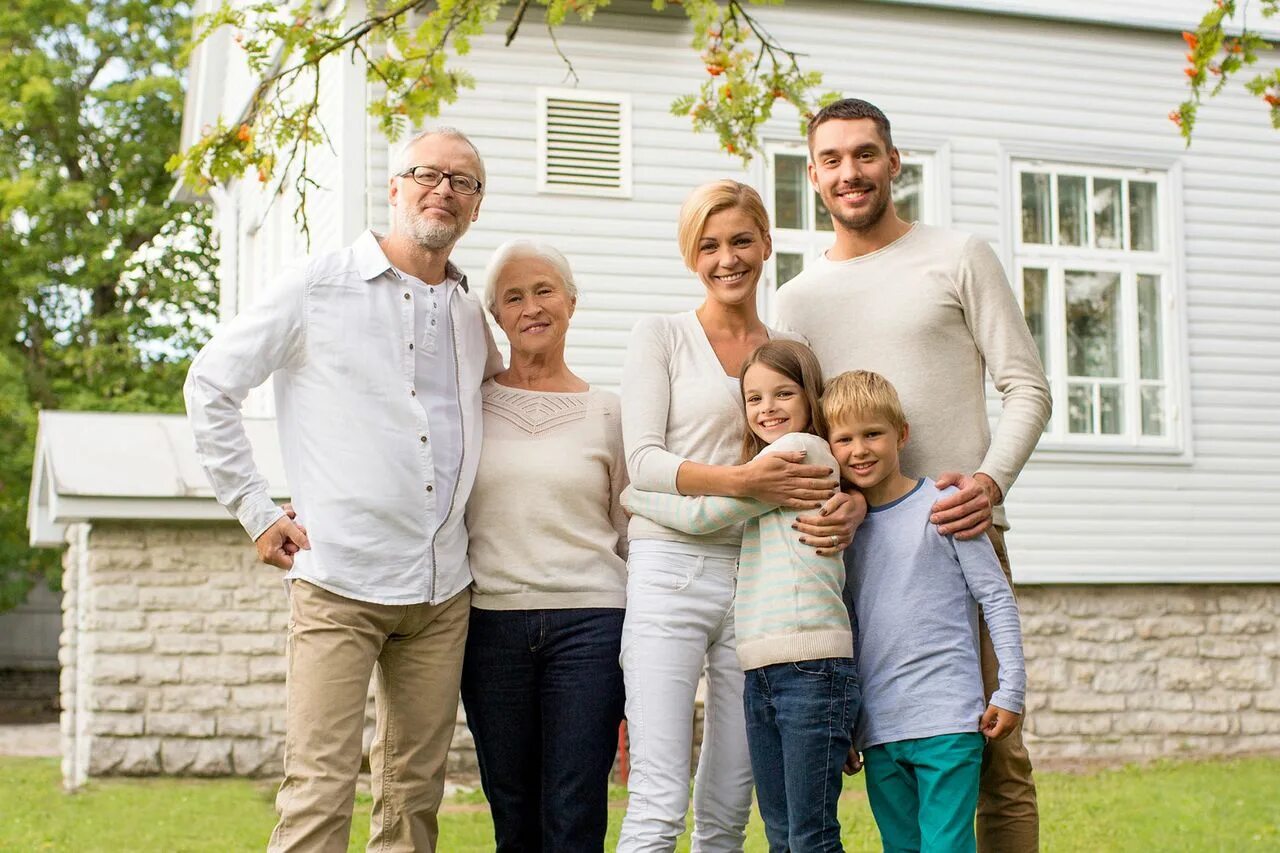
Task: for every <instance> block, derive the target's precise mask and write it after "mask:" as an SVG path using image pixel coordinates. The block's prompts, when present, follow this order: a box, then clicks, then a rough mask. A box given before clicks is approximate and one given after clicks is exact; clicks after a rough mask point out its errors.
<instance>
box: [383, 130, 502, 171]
mask: <svg viewBox="0 0 1280 853" xmlns="http://www.w3.org/2000/svg"><path fill="white" fill-rule="evenodd" d="M429 136H448V137H449V138H451V139H457V140H459V141H461V142H465V143H466V144H467V145H468V146H470V148H471V150H472V151H474V152H475V155H476V162H478V163H479V164H480V181H481V183H483V182H484V180H485V175H484V158H483V157H481V156H480V149H479V148H476V144H475V143H474V142H472V141H471V139H470V138H468V137H467V135H466V134H465V133H463V132H462V131H460V130H458V129H457V128H456V127H447V126H445V127H429V128H426V129H425V130H420V131H418V132H417V133H415V134H414V135H413V136H411V137H409V138H408V139H407V140H405V143H404V145H402V146H401V147H400V153H399V155H397V157H396V159H395V164H396V165H395V172H394V173H393V177H394V176H395V175H401V174H404V173H405V172H407V171H408V170H410V169H412V168H413V167H414V166H417V165H420V164H418V163H414V162H413V157H412V156H411V155H412V153H413V147H414V146H415V145H417V144H418V143H419V142H421V141H422V140H424V139H426V138H427V137H429Z"/></svg>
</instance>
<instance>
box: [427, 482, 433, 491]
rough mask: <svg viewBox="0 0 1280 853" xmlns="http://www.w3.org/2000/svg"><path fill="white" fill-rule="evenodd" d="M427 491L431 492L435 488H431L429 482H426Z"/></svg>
mask: <svg viewBox="0 0 1280 853" xmlns="http://www.w3.org/2000/svg"><path fill="white" fill-rule="evenodd" d="M427 491H428V492H433V491H435V489H433V488H432V487H431V484H430V483H427Z"/></svg>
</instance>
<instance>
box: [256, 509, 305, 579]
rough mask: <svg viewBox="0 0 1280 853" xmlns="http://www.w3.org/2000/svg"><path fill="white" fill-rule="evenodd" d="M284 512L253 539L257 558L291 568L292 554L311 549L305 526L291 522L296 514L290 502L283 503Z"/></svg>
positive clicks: (271, 564) (277, 566)
mask: <svg viewBox="0 0 1280 853" xmlns="http://www.w3.org/2000/svg"><path fill="white" fill-rule="evenodd" d="M284 512H285V514H284V515H282V516H280V518H278V519H276V522H275V524H273V525H271V526H270V527H268V528H267V529H266V530H264V531H262V533H261V535H259V536H258V538H257V539H255V540H254V541H253V545H254V547H255V548H256V549H257V550H258V559H259V560H261V561H262V562H264V563H266V564H267V565H268V566H275V567H276V568H277V569H291V568H293V555H294V554H297V553H298V552H299V551H310V550H311V542H310V541H309V540H308V539H307V528H305V527H303V526H302V525H301V524H294V522H293V520H294V519H295V518H297V515H298V514H297V513H296V512H294V511H293V507H292V506H291V505H290V504H285V505H284Z"/></svg>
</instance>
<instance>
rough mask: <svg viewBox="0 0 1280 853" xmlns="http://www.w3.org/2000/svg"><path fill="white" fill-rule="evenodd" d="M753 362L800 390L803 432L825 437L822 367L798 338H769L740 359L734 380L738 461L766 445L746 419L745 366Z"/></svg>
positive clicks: (750, 458)
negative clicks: (805, 414)
mask: <svg viewBox="0 0 1280 853" xmlns="http://www.w3.org/2000/svg"><path fill="white" fill-rule="evenodd" d="M753 364H762V365H764V366H765V367H767V368H769V369H770V370H772V371H774V372H776V373H781V374H782V375H783V376H785V377H787V378H788V379H790V380H791V381H792V382H794V383H796V384H797V385H799V386H800V387H801V388H802V389H803V390H804V398H805V402H806V403H808V404H809V426H808V428H807V429H806V430H805V432H807V433H811V434H813V435H816V436H818V438H821V439H825V438H826V437H827V419H826V417H825V416H824V415H823V414H822V406H821V405H820V402H819V401H820V399H821V397H822V367H821V366H820V365H819V364H818V357H817V356H815V355H814V354H813V350H811V349H809V348H808V347H807V346H805V345H804V344H802V343H800V342H798V341H784V340H780V341H769V342H768V343H765V344H761V345H760V346H758V347H756V348H755V351H754V352H752V353H751V355H749V356H747V360H746V361H744V362H743V363H742V378H741V379H739V380H738V392H739V393H740V394H741V395H742V422H743V426H744V427H745V432H744V433H743V436H742V462H743V463H747V462H750V461H751V460H752V459H754V458H755V456H756V454H757V453H759V452H760V451H761V450H764V449H765V447H767V446H768V445H766V444H765V442H764V441H762V440H761V439H760V437H759V436H758V435H756V434H755V433H754V432H752V431H751V423H750V422H749V421H748V420H747V402H746V401H747V395H746V381H747V368H749V367H751V366H752V365H753Z"/></svg>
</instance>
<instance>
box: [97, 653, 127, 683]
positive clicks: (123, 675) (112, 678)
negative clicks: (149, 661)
mask: <svg viewBox="0 0 1280 853" xmlns="http://www.w3.org/2000/svg"><path fill="white" fill-rule="evenodd" d="M89 672H90V678H91V679H92V680H93V683H94V684H134V683H136V682H137V681H138V659H137V658H136V657H125V656H123V655H104V654H100V655H97V656H95V658H94V661H93V666H92V667H90V669H89Z"/></svg>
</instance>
